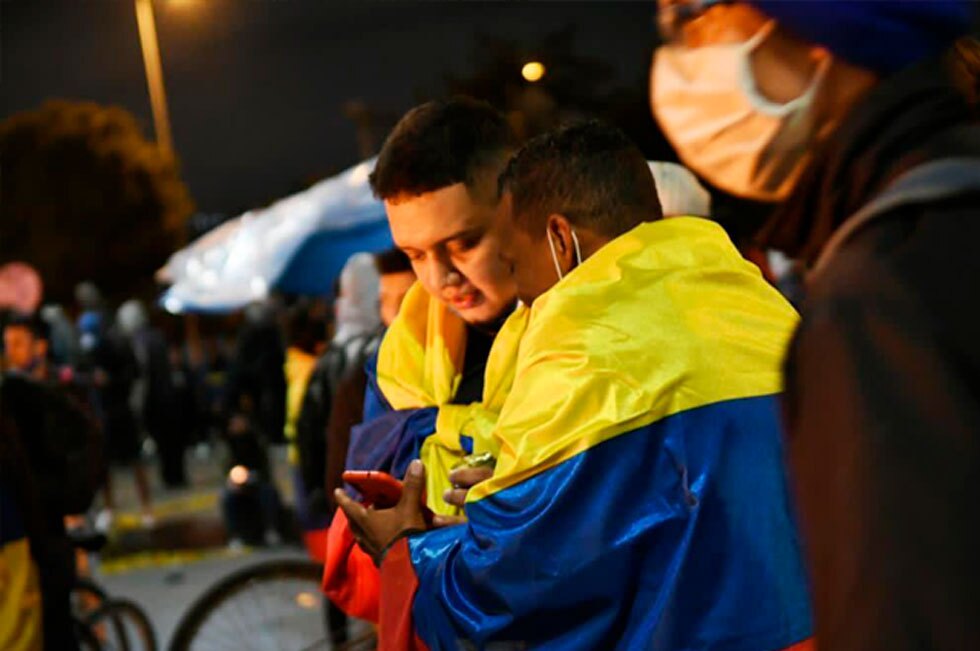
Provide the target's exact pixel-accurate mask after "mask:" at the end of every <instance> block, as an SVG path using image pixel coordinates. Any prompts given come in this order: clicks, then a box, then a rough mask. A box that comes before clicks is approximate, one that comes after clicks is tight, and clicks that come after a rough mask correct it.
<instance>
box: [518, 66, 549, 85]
mask: <svg viewBox="0 0 980 651" xmlns="http://www.w3.org/2000/svg"><path fill="white" fill-rule="evenodd" d="M544 73H545V67H544V64H543V63H541V62H540V61H529V62H528V63H525V64H524V67H523V68H521V76H522V77H524V79H526V80H528V81H530V82H531V83H534V82H536V81H540V80H541V78H542V77H544Z"/></svg>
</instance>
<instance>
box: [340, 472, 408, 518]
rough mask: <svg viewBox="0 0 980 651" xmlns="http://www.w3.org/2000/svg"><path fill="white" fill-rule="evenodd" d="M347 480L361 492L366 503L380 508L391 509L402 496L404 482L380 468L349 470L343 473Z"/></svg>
mask: <svg viewBox="0 0 980 651" xmlns="http://www.w3.org/2000/svg"><path fill="white" fill-rule="evenodd" d="M342 477H343V479H344V481H345V482H347V483H348V484H350V485H351V486H353V487H354V488H356V489H357V490H358V492H360V493H361V496H362V497H363V501H364V503H365V504H368V505H373V506H374V507H375V508H378V509H389V508H391V507H393V506H395V505H396V504H398V500H400V499H401V496H402V483H401V482H400V481H398V480H397V479H395V478H394V477H392V476H391V475H389V474H388V473H386V472H381V471H380V470H347V471H345V472H344V474H343V475H342Z"/></svg>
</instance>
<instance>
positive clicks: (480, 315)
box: [450, 299, 517, 326]
mask: <svg viewBox="0 0 980 651" xmlns="http://www.w3.org/2000/svg"><path fill="white" fill-rule="evenodd" d="M516 303H517V300H516V299H515V300H514V301H513V302H511V303H507V304H505V305H489V304H487V303H484V304H483V305H478V306H476V307H471V308H457V307H453V306H450V309H451V310H452V311H453V312H455V313H456V314H458V315H459V317H460V318H461V319H463V321H466V322H467V323H468V324H470V325H473V326H488V325H494V324H496V323H499V322H500V320H501V319H503V318H504V317H506V316H508V315H509V314H510V312H511V311H512V310H513V308H514V305H516Z"/></svg>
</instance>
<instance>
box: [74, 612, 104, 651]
mask: <svg viewBox="0 0 980 651" xmlns="http://www.w3.org/2000/svg"><path fill="white" fill-rule="evenodd" d="M71 625H72V628H73V629H74V630H75V640H76V641H77V642H78V649H79V651H102V642H100V641H99V638H97V637H96V636H95V633H93V632H92V629H90V628H89V627H88V626H87V625H86V624H85V622H83V621H82V620H80V619H78V618H77V617H74V616H73V617H72V621H71Z"/></svg>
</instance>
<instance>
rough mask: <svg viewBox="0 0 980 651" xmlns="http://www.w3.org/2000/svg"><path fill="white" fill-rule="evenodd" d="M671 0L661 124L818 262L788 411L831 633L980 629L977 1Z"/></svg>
mask: <svg viewBox="0 0 980 651" xmlns="http://www.w3.org/2000/svg"><path fill="white" fill-rule="evenodd" d="M660 8H661V12H660V17H661V25H662V27H663V30H662V31H663V33H664V37H665V43H666V44H665V45H663V46H662V47H660V48H658V50H657V51H656V54H655V56H654V61H653V68H652V78H651V97H652V103H653V113H654V115H655V116H656V118H657V120H658V122H659V123H660V126H661V128H662V130H663V132H664V134H665V135H666V137H667V139H668V140H669V141H670V142H671V143H672V144H673V145H674V147H675V149H676V150H677V153H678V154H679V156H680V159H681V160H682V161H683V162H684V163H685V165H687V166H688V167H690V168H691V169H692V170H694V171H695V172H697V173H698V174H699V175H701V176H702V177H703V178H705V179H706V180H708V181H709V182H710V183H712V184H713V185H715V186H717V187H719V188H721V189H723V190H725V191H727V192H728V193H730V194H731V195H733V196H735V197H738V198H740V199H745V200H752V201H754V202H756V203H757V204H759V205H766V204H768V205H770V206H772V208H770V209H769V213H770V216H769V220H768V223H767V224H766V225H765V226H764V228H763V229H762V231H761V233H760V234H759V236H758V239H759V241H760V242H761V243H762V244H763V245H765V246H767V247H770V248H776V249H780V250H782V251H783V252H785V253H786V254H787V255H789V256H790V257H791V258H796V259H799V260H800V261H801V262H802V264H803V265H804V266H805V273H806V274H807V281H806V297H805V299H804V301H803V307H802V316H803V319H802V323H801V325H800V327H799V330H798V331H797V333H796V336H795V339H794V341H793V344H792V346H791V349H790V352H789V357H788V361H787V367H786V397H785V416H786V423H787V426H788V429H789V432H788V441H789V450H788V458H789V463H790V465H791V470H792V473H791V474H792V478H793V479H794V483H795V487H796V492H797V497H798V504H799V511H800V515H801V518H802V525H803V527H802V528H803V532H804V534H805V538H806V544H805V545H804V549H805V550H806V552H807V553H808V556H809V566H810V575H811V578H812V582H813V594H814V602H815V613H816V634H817V640H818V643H819V645H820V647H821V648H824V649H832V650H833V651H868V650H871V649H888V650H889V651H904V650H912V649H915V650H927V649H928V650H944V651H945V650H952V649H974V648H980V555H978V554H977V549H978V548H980V535H978V528H977V527H976V525H975V520H976V515H975V514H976V505H977V503H978V502H980V484H978V483H977V481H976V476H977V473H978V469H980V438H978V436H977V433H978V432H980V397H978V394H977V387H978V386H980V345H978V339H977V337H976V333H977V331H978V330H980V310H978V308H977V302H976V300H974V298H973V297H976V296H978V295H980V257H978V256H977V255H976V251H975V249H976V243H977V242H978V241H980V219H978V218H977V217H978V215H977V206H978V205H980V129H978V128H977V112H976V108H977V88H978V83H977V79H978V74H977V73H978V70H980V50H978V47H977V43H976V41H975V40H973V39H969V38H959V37H961V36H962V35H963V34H966V33H967V32H968V31H969V30H970V28H971V25H973V26H975V25H976V23H975V22H974V21H975V15H974V14H975V9H976V7H975V4H974V3H971V2H967V1H966V0H961V1H950V0H934V1H931V2H897V1H884V0H883V1H880V2H850V1H840V2H829V1H815V2H778V1H770V0H757V1H753V2H709V1H706V0H702V1H700V2H685V1H668V0H663V1H662V2H661V7H660ZM957 39H958V40H957Z"/></svg>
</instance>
